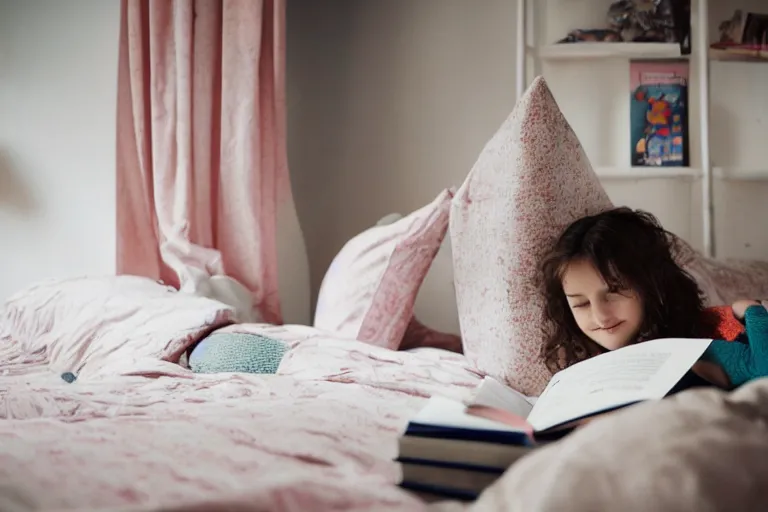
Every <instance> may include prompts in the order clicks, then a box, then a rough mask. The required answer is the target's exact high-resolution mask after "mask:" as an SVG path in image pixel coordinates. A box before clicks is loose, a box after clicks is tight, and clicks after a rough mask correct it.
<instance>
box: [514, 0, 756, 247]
mask: <svg viewBox="0 0 768 512" xmlns="http://www.w3.org/2000/svg"><path fill="white" fill-rule="evenodd" d="M517 2H518V10H517V12H518V20H517V23H518V27H517V28H518V37H517V43H518V45H517V49H518V51H517V58H516V65H517V91H516V92H517V97H518V98H519V97H520V96H521V95H522V94H523V92H524V90H525V88H526V87H527V85H528V84H529V83H530V81H531V80H532V79H533V78H534V76H537V75H544V76H545V78H547V79H548V82H550V80H549V77H548V76H547V72H546V70H547V69H549V70H550V71H556V70H558V69H563V68H566V69H568V70H570V71H569V73H570V75H568V76H575V75H576V74H577V73H584V71H583V70H588V71H587V73H588V74H589V75H590V78H591V79H594V80H598V81H600V80H602V81H603V82H615V85H613V87H626V85H625V84H626V80H628V78H627V77H619V78H615V75H613V74H611V73H615V72H616V69H617V68H621V65H619V64H615V63H616V62H617V61H622V60H623V61H626V64H624V66H628V62H629V61H630V60H635V59H637V60H664V59H688V60H689V62H690V70H691V75H690V82H691V83H690V85H691V87H690V88H689V93H690V96H689V105H690V107H689V108H690V109H691V111H690V112H689V134H691V137H689V152H690V159H689V160H690V165H691V167H659V168H654V167H637V168H633V167H629V166H622V165H621V162H620V160H621V157H620V156H617V155H621V154H626V153H627V152H626V151H624V152H622V151H613V152H612V151H611V150H610V149H605V147H607V146H611V147H613V148H615V147H617V146H622V145H625V144H629V136H628V132H627V136H626V137H624V138H625V139H626V141H624V140H622V133H625V132H622V130H628V128H626V129H625V128H624V127H621V129H614V130H611V131H612V132H618V134H617V133H609V134H607V136H606V139H608V140H607V142H603V141H602V140H601V139H600V137H599V136H598V135H595V134H594V133H591V131H592V130H589V129H586V128H585V126H587V124H586V123H589V122H591V123H592V125H590V126H594V123H598V124H603V125H612V124H614V123H615V122H616V121H617V119H619V118H620V116H621V114H622V113H623V112H626V109H627V107H626V100H625V101H624V104H621V103H618V102H616V100H613V101H614V103H613V104H609V107H610V108H608V109H606V110H611V111H612V112H610V113H606V112H605V111H601V112H600V114H599V115H598V114H597V113H596V114H595V115H594V116H593V117H595V118H597V121H594V120H589V119H584V118H587V117H590V116H589V115H586V116H585V115H583V112H584V107H583V106H580V108H581V110H579V109H577V108H575V107H572V109H573V112H578V114H574V115H572V116H571V117H569V116H568V112H566V110H567V109H565V108H564V112H565V113H566V117H569V121H571V120H572V119H573V121H575V123H576V124H577V125H579V126H575V127H574V129H576V131H577V134H578V135H579V137H580V138H585V139H586V142H588V144H587V145H589V146H590V147H591V148H592V149H593V153H595V152H597V153H598V155H597V158H596V160H597V161H594V160H593V164H594V166H595V172H596V173H597V175H598V176H599V177H600V178H601V179H602V180H605V181H607V182H618V181H630V182H640V181H643V182H645V181H649V180H674V182H681V181H682V182H687V183H693V182H695V183H694V184H700V187H701V188H700V204H698V208H699V212H700V218H701V235H702V236H701V245H702V246H703V249H704V252H705V254H707V255H709V256H715V254H716V251H715V181H717V182H723V183H725V182H729V183H740V182H748V183H751V182H766V183H768V165H766V168H765V169H760V168H757V167H738V166H731V165H728V164H725V162H722V163H719V164H718V165H717V166H714V165H713V163H712V146H711V144H710V141H711V140H713V139H712V135H711V133H710V132H711V126H710V118H711V112H710V111H711V109H712V108H713V106H712V98H711V92H710V90H711V88H712V87H711V81H712V80H711V74H712V73H713V70H712V69H711V67H712V66H711V63H714V64H715V66H717V67H718V68H719V67H721V66H743V65H745V64H744V63H750V64H749V65H754V66H761V65H762V64H765V67H766V69H768V61H766V60H761V59H756V58H750V57H743V56H734V55H730V54H726V53H725V52H720V51H717V50H710V49H709V45H710V42H711V41H713V40H714V39H715V37H717V34H711V33H710V30H712V31H714V30H715V29H716V25H713V23H719V21H721V20H722V19H725V18H726V17H727V16H728V15H730V13H731V12H732V11H733V10H735V9H736V8H742V9H743V8H746V9H747V10H755V11H761V10H762V11H763V12H764V11H767V10H768V1H766V0H737V2H735V3H734V4H731V3H730V2H729V3H727V5H726V3H725V2H720V0H692V4H693V5H692V14H691V15H692V20H691V46H692V51H691V55H685V56H684V55H681V52H680V48H679V45H678V44H676V43H673V44H668V43H601V42H590V43H564V44H556V43H554V41H555V40H556V38H553V37H552V34H551V33H547V29H548V28H549V27H547V26H546V25H545V23H547V22H549V21H554V22H555V23H557V24H558V28H560V29H561V32H560V34H559V37H564V36H565V35H566V32H567V31H566V32H563V31H562V28H564V27H566V26H567V25H568V24H569V23H586V25H582V26H570V27H568V28H569V29H576V28H599V27H602V26H605V25H604V24H605V13H606V11H607V6H608V5H609V4H610V1H608V0H603V1H601V0H517ZM548 2H549V3H552V4H556V5H555V6H554V7H550V5H548ZM710 2H712V3H713V6H710ZM744 4H748V5H744ZM755 4H762V9H761V8H760V6H757V5H755ZM711 7H712V8H711ZM601 8H602V12H600V10H601ZM567 9H570V10H571V11H570V12H569V11H567ZM711 11H713V12H712V14H711V16H712V19H710V13H711ZM714 11H716V12H714ZM726 12H728V14H727V15H726V14H725V13H726ZM572 13H577V14H578V16H575V17H572V16H570V15H571V14H572ZM574 18H575V19H574ZM540 32H541V33H544V37H540V36H539V33H540ZM550 32H551V31H550ZM734 61H738V63H734ZM609 62H612V63H614V64H606V63H609ZM722 62H728V63H727V64H725V63H722ZM577 66H581V67H580V68H577ZM585 66H588V67H585ZM611 66H613V67H611ZM574 69H578V70H582V71H578V72H577V71H574ZM718 72H719V71H718ZM555 74H557V73H555ZM717 76H719V75H717ZM569 80H570V79H569ZM570 82H571V83H570V84H567V85H559V87H560V90H561V91H562V90H565V89H567V88H568V86H570V87H572V88H574V89H576V92H574V93H573V94H575V95H579V94H581V95H582V96H583V95H587V94H588V95H591V96H592V97H591V98H589V99H588V100H587V99H585V100H583V101H581V102H582V103H587V102H588V101H592V102H599V101H600V97H599V93H598V92H593V91H591V90H590V89H589V88H587V87H586V86H583V85H581V84H578V83H573V80H570ZM718 83H719V82H718ZM715 85H717V84H715ZM550 87H553V84H552V83H551V82H550ZM755 87H758V86H757V85H756V86H755ZM761 88H763V90H765V91H766V95H767V96H768V89H765V84H764V83H763V84H762V85H761ZM626 90H627V95H628V94H629V89H628V88H627V89H626ZM553 92H554V89H553ZM556 97H557V94H556ZM610 101H611V99H610V98H609V99H608V100H607V102H608V103H610ZM558 102H559V100H558ZM561 106H562V105H561ZM622 109H624V110H623V111H622ZM619 111H621V112H619ZM757 111H758V112H757V113H756V114H755V116H757V118H756V119H755V122H756V124H757V125H759V124H760V123H761V121H760V117H759V116H760V115H761V110H760V109H757ZM579 114H580V115H579ZM612 116H614V117H612ZM766 121H767V122H768V119H767V120H766ZM572 124H573V123H572ZM625 124H627V125H628V122H626V123H625ZM767 124H768V123H767ZM579 128H581V131H580V130H579ZM695 132H698V133H695ZM693 138H695V142H693V143H690V142H691V140H690V139H693ZM714 141H715V142H716V143H718V144H719V146H718V147H722V146H723V142H722V141H721V140H719V139H717V138H716V139H714ZM745 144H749V142H743V143H742V146H743V145H745ZM754 144H757V145H759V143H756V142H753V145H754ZM587 145H585V147H586V146H587ZM765 146H767V147H768V142H766V143H765ZM595 148H599V150H598V149H595ZM627 149H628V146H627ZM736 151H737V150H733V151H731V154H733V153H735V152H736ZM721 153H723V152H722V151H721ZM588 154H589V151H588ZM592 157H594V155H592V156H591V159H592ZM732 158H733V157H732ZM626 159H627V160H628V159H629V157H628V156H627V157H626ZM765 161H766V162H768V158H766V160H765ZM617 163H618V164H619V165H617ZM671 186H672V185H671V184H670V187H671ZM689 186H690V185H689ZM696 186H698V185H696ZM691 190H693V189H691ZM691 201H692V206H691V208H692V209H693V204H694V203H696V201H694V200H693V199H692V200H691ZM731 209H733V208H731ZM692 215H693V216H696V213H695V211H692ZM765 257H766V259H768V253H766V254H765Z"/></svg>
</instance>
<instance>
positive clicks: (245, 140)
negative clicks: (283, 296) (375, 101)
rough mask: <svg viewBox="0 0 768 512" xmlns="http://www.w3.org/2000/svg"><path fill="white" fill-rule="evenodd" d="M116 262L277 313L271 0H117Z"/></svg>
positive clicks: (277, 108) (276, 24) (282, 155)
mask: <svg viewBox="0 0 768 512" xmlns="http://www.w3.org/2000/svg"><path fill="white" fill-rule="evenodd" d="M121 9H122V12H121V30H120V54H119V70H118V102H117V222H118V225H117V244H118V245H117V258H118V259H117V270H118V273H121V274H135V275H143V276H148V277H152V278H155V279H159V280H162V281H163V282H165V283H167V284H170V285H173V286H176V287H178V288H180V289H181V290H185V291H190V292H193V293H199V294H203V295H208V296H211V295H213V296H215V297H216V298H221V297H219V296H220V295H221V294H224V295H227V296H231V298H232V300H240V301H244V300H245V301H247V302H249V304H248V306H242V304H240V306H241V307H243V308H245V309H249V311H248V313H250V315H246V318H245V320H255V319H258V320H263V321H266V322H269V323H281V322H282V312H281V304H280V298H279V291H278V273H277V264H278V262H277V246H276V244H277V241H276V236H277V234H276V226H277V220H278V219H277V216H278V210H281V209H285V206H286V203H288V205H289V206H290V209H293V199H292V197H291V190H290V182H289V177H288V165H287V155H286V127H285V116H286V112H285V43H284V36H285V5H284V1H282V0H262V1H259V0H224V1H222V0H163V1H149V0H122V5H121Z"/></svg>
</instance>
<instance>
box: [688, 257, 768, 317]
mask: <svg viewBox="0 0 768 512" xmlns="http://www.w3.org/2000/svg"><path fill="white" fill-rule="evenodd" d="M678 261H679V262H680V263H681V264H682V265H683V267H684V268H685V269H686V270H687V271H688V273H690V274H691V275H692V276H693V278H694V279H696V281H697V282H698V283H699V287H700V288H701V290H702V291H703V292H704V296H705V297H706V303H707V305H708V306H721V305H725V304H732V303H733V302H734V301H736V300H739V299H760V300H764V299H768V262H766V261H755V260H735V259H731V260H715V259H712V258H707V257H705V256H703V255H702V254H701V253H699V252H698V251H696V250H694V249H693V248H692V247H691V246H689V245H688V244H686V243H683V244H682V251H681V254H680V256H679V258H678Z"/></svg>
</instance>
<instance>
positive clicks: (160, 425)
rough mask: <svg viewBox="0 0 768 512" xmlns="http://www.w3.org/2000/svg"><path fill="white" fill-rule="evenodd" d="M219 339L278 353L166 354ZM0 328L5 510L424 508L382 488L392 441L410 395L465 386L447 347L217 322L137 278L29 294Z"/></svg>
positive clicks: (188, 301)
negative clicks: (252, 369) (239, 336)
mask: <svg viewBox="0 0 768 512" xmlns="http://www.w3.org/2000/svg"><path fill="white" fill-rule="evenodd" d="M226 331H230V332H252V333H260V334H264V335H266V336H269V337H272V338H277V339H281V340H285V341H286V342H287V343H288V344H289V346H290V347H291V349H290V351H289V352H288V353H287V355H286V356H285V358H284V359H283V361H282V363H281V365H280V368H279V371H278V373H277V374H275V375H249V374H210V375H204V374H194V373H192V372H191V371H189V370H187V369H185V368H183V367H182V366H179V365H178V364H175V361H177V360H178V358H179V355H180V354H181V353H182V352H183V350H184V349H185V347H187V346H189V345H190V344H192V343H194V342H195V341H196V340H198V339H200V338H201V337H203V336H205V335H207V334H209V333H211V332H226ZM0 333H2V334H1V339H2V344H1V345H0V346H1V347H2V348H1V349H0V361H2V362H1V363H0V416H2V421H0V510H4V511H22V510H55V509H58V510H112V509H120V508H125V509H130V510H161V509H162V510H167V509H174V510H192V509H194V510H224V509H225V506H226V507H235V508H237V510H376V509H381V510H423V509H425V507H426V506H427V505H425V504H423V503H422V502H421V501H420V500H418V499H417V498H416V497H414V496H412V495H409V494H408V493H406V492H405V491H402V490H400V489H399V488H398V487H397V486H396V485H395V483H396V482H397V481H398V479H399V473H398V471H399V470H398V467H397V465H396V464H395V463H394V462H393V461H392V460H393V458H394V456H395V455H396V441H397V437H398V435H399V433H400V432H401V430H402V429H403V428H404V426H405V423H406V422H407V418H408V416H409V415H410V414H411V413H413V412H414V411H415V410H416V409H418V407H419V405H420V403H421V402H422V400H423V399H424V397H427V396H429V395H430V394H431V393H433V392H435V391H440V392H441V393H445V392H447V393H450V394H452V395H454V396H456V397H459V398H461V397H465V396H466V395H467V393H469V392H470V391H471V390H472V388H473V387H474V386H475V385H476V384H477V383H478V381H479V379H480V376H479V375H478V374H477V373H476V372H474V371H473V370H472V369H471V367H469V365H468V364H467V362H466V360H465V359H464V357H463V356H461V355H460V354H455V353H451V352H448V351H444V350H440V349H431V348H424V349H415V350H411V351H401V352H395V351H391V350H388V349H384V348H379V347H374V346H371V345H369V344H364V343H361V342H358V341H355V340H350V339H343V338H340V337H338V336H334V335H333V334H331V333H326V332H322V331H320V330H318V329H316V328H313V327H307V326H279V327H278V326H270V325H266V324H233V323H231V319H230V317H229V315H228V311H227V308H226V307H225V306H224V305H223V304H219V303H216V302H215V301H212V300H209V299H206V298H202V297H194V296H184V295H183V294H180V293H178V292H175V291H174V290H169V289H167V288H166V287H165V286H162V285H160V284H157V283H155V282H153V281H151V280H148V279H143V278H135V277H105V278H81V279H72V280H63V281H50V282H46V283H41V284H39V285H36V286H33V287H32V288H30V289H28V290H25V291H23V292H22V293H20V294H18V295H16V296H15V297H13V298H12V299H11V300H9V301H8V303H7V304H6V308H5V310H4V311H3V317H2V324H0ZM67 371H73V372H76V373H77V374H78V378H77V380H76V381H75V382H73V383H68V382H66V381H65V380H63V379H62V378H61V375H62V374H63V373H66V372H67Z"/></svg>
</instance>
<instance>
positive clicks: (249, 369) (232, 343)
mask: <svg viewBox="0 0 768 512" xmlns="http://www.w3.org/2000/svg"><path fill="white" fill-rule="evenodd" d="M287 351H288V347H287V346H286V344H285V343H284V342H282V341H280V340H276V339H273V338H267V337H265V336H261V335H259V334H244V333H214V334H211V335H210V336H208V337H207V338H205V339H204V340H203V341H201V342H200V343H198V344H197V346H196V347H195V348H194V349H192V352H191V353H190V354H189V368H190V369H191V370H192V371H193V372H195V373H220V372H243V373H276V372H277V367H278V366H279V365H280V361H281V360H282V359H283V356H284V355H285V353H286V352H287Z"/></svg>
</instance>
